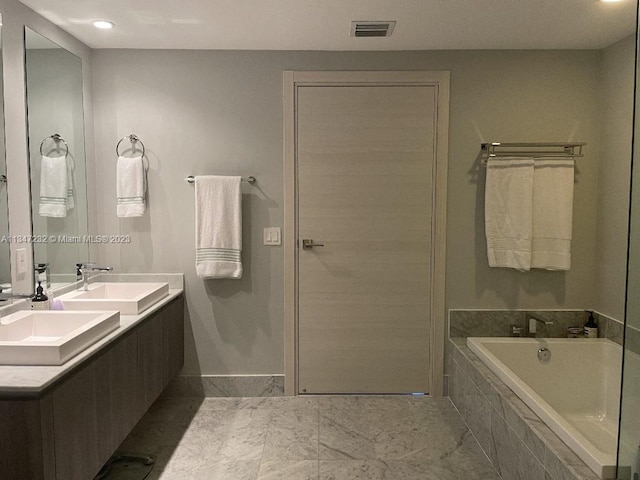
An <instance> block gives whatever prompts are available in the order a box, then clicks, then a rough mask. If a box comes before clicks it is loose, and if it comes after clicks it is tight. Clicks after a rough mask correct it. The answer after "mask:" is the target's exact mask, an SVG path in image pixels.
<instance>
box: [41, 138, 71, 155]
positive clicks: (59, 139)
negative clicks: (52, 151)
mask: <svg viewBox="0 0 640 480" xmlns="http://www.w3.org/2000/svg"><path fill="white" fill-rule="evenodd" d="M49 139H51V140H53V141H54V142H55V144H56V146H55V148H56V149H60V142H62V143H64V148H65V152H64V156H65V157H66V156H68V155H69V144H68V143H67V142H66V141H65V139H64V138H62V135H60V134H59V133H54V134H53V135H49V136H48V137H44V139H43V140H42V142H41V143H40V155H41V156H44V152H43V150H42V147H44V144H45V142H46V141H47V140H49Z"/></svg>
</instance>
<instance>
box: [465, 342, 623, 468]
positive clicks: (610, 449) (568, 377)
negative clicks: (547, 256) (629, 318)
mask: <svg viewBox="0 0 640 480" xmlns="http://www.w3.org/2000/svg"><path fill="white" fill-rule="evenodd" d="M467 345H468V346H469V348H470V349H471V350H472V351H473V352H474V353H475V354H476V355H477V356H478V357H479V358H480V359H481V360H482V361H483V362H484V363H485V364H486V365H487V366H488V367H489V368H490V369H491V370H492V371H493V372H494V373H495V374H496V375H497V376H498V377H499V378H500V379H501V380H502V381H503V382H504V383H505V384H506V385H507V386H508V387H509V388H511V389H512V390H513V391H514V392H515V393H516V394H517V395H518V396H519V397H520V398H521V399H522V400H523V401H524V402H525V403H526V404H527V405H528V406H529V408H531V409H532V410H533V411H534V412H535V413H536V414H537V415H538V416H539V417H540V418H541V419H542V420H543V421H544V422H545V423H546V424H547V425H548V426H549V428H551V430H552V431H553V432H554V433H555V434H556V435H557V436H558V437H560V439H562V441H564V442H565V443H566V444H567V445H568V446H569V447H570V448H571V449H572V450H573V451H574V452H575V453H576V455H578V457H580V459H582V461H583V462H584V463H585V464H586V465H587V466H588V467H589V468H591V470H593V471H594V473H595V474H596V475H598V476H599V477H600V478H615V475H616V448H617V438H618V416H619V402H620V379H621V362H622V348H621V347H620V346H619V345H618V344H616V343H614V342H611V341H610V340H607V339H604V338H597V339H581V338H571V339H566V338H547V339H542V338H538V339H535V338H505V337H500V338H493V337H485V338H482V337H470V338H468V339H467ZM540 348H547V349H548V350H549V352H551V357H550V358H549V360H548V361H542V360H540V359H539V358H538V349H540Z"/></svg>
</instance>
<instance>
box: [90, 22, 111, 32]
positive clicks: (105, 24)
mask: <svg viewBox="0 0 640 480" xmlns="http://www.w3.org/2000/svg"><path fill="white" fill-rule="evenodd" d="M91 25H93V26H94V27H96V28H101V29H102V30H109V29H110V28H113V27H115V26H116V24H115V23H113V22H110V21H109V20H92V21H91Z"/></svg>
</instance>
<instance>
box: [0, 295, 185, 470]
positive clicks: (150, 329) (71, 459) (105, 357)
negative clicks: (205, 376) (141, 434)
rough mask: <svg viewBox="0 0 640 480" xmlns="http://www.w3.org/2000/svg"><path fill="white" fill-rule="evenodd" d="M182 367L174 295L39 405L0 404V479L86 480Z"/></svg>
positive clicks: (180, 322) (179, 303)
mask: <svg viewBox="0 0 640 480" xmlns="http://www.w3.org/2000/svg"><path fill="white" fill-rule="evenodd" d="M183 361H184V300H183V296H182V295H181V296H179V297H177V298H175V299H174V300H172V301H171V302H169V303H168V304H166V305H164V306H163V307H162V308H161V309H160V310H158V311H157V312H155V313H153V314H151V315H150V316H149V317H148V318H146V319H144V320H141V321H140V323H138V324H137V325H135V326H134V327H133V328H132V329H131V330H130V331H128V332H126V333H124V334H123V335H122V336H120V337H119V338H118V339H116V340H114V341H113V342H111V343H110V344H109V345H107V346H105V347H104V348H103V349H102V350H100V351H98V352H96V353H95V354H94V355H92V356H91V357H90V358H88V359H87V360H86V361H85V362H84V363H83V364H81V365H80V366H79V367H77V368H76V369H75V370H73V371H72V372H70V373H69V374H68V375H67V376H66V377H64V378H63V379H61V380H60V381H58V382H57V383H56V384H55V385H54V386H53V387H52V388H50V389H49V390H47V391H46V392H45V393H44V394H43V395H42V396H41V397H40V398H37V399H16V400H9V399H7V400H0V478H2V479H3V480H14V479H15V480H29V479H34V480H40V479H43V480H49V479H56V480H91V479H93V478H94V476H95V475H96V474H97V473H98V471H99V470H100V468H101V467H102V465H103V464H104V463H105V462H106V461H107V460H108V459H109V457H110V456H111V455H112V454H113V453H114V451H115V450H116V448H117V447H118V445H120V443H121V442H122V441H123V440H124V439H125V438H126V436H127V435H128V434H129V432H130V431H131V430H132V429H133V427H134V426H135V424H136V423H137V422H138V420H140V418H141V417H142V416H143V415H144V414H145V412H146V411H147V409H148V408H149V407H150V406H151V404H152V403H153V402H154V401H155V400H156V399H157V398H158V396H159V395H160V393H161V392H162V390H164V388H165V387H166V386H167V385H168V384H169V382H170V381H171V380H172V379H173V378H174V377H175V376H176V375H177V374H178V372H179V371H180V369H181V368H182V365H183Z"/></svg>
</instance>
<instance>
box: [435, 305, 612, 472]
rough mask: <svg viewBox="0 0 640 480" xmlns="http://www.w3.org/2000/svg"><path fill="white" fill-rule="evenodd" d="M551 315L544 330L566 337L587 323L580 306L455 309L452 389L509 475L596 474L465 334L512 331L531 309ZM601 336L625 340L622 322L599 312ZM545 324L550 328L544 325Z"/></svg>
mask: <svg viewBox="0 0 640 480" xmlns="http://www.w3.org/2000/svg"><path fill="white" fill-rule="evenodd" d="M527 313H532V314H533V315H535V316H537V317H538V318H543V319H548V320H552V321H553V322H554V323H553V325H551V326H550V328H549V327H541V329H540V331H539V334H540V335H542V336H547V337H564V336H566V329H567V327H569V326H573V325H583V324H584V321H585V319H586V317H585V312H584V311H581V310H566V311H506V310H502V311H499V310H495V311H494V310H491V311H488V310H485V311H481V310H475V311H474V310H451V311H450V312H449V325H450V340H449V342H448V345H447V372H448V393H449V396H450V398H451V401H452V402H453V404H454V405H455V406H456V408H457V409H458V411H459V412H460V414H461V415H462V417H463V418H464V420H465V422H466V423H467V425H468V427H469V429H470V430H471V431H472V432H473V434H474V435H475V437H476V439H477V440H478V442H479V444H480V446H481V447H482V449H483V450H484V451H485V453H486V454H487V456H488V457H489V459H490V460H491V462H492V463H493V465H494V466H495V467H496V469H497V470H498V471H499V472H500V474H501V476H502V478H504V479H522V480H597V479H598V476H597V475H595V474H594V473H593V472H592V471H591V469H589V467H587V466H586V465H585V464H584V462H582V460H580V459H579V458H578V456H577V455H576V454H575V453H573V451H572V450H570V449H569V447H567V446H566V445H565V443H564V442H562V440H560V439H559V438H558V437H557V436H556V434H555V433H553V432H552V431H551V429H549V427H547V426H546V425H545V424H544V422H542V420H540V418H539V417H538V416H537V415H536V414H535V413H534V412H533V411H532V410H531V409H530V408H529V407H528V406H527V405H525V404H524V402H523V401H522V400H520V398H518V397H517V395H516V394H515V393H513V391H511V389H509V388H508V387H507V386H506V385H505V384H504V383H503V382H502V381H501V380H500V379H499V378H498V377H497V376H496V375H495V374H494V373H493V372H491V370H489V368H488V367H487V366H485V365H484V363H482V361H481V360H480V359H479V358H478V357H477V356H476V355H475V354H474V353H473V352H472V351H471V350H470V349H469V347H467V345H466V337H471V336H474V337H490V336H491V337H504V336H509V334H510V332H511V326H512V325H517V326H520V327H525V323H526V314H527ZM596 321H597V323H598V326H599V336H600V337H606V338H609V339H610V340H612V341H615V342H617V343H620V344H621V343H622V331H623V325H622V323H621V322H618V321H616V320H615V319H611V318H609V317H605V316H603V315H598V314H596ZM542 329H545V330H542Z"/></svg>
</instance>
